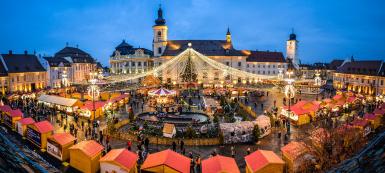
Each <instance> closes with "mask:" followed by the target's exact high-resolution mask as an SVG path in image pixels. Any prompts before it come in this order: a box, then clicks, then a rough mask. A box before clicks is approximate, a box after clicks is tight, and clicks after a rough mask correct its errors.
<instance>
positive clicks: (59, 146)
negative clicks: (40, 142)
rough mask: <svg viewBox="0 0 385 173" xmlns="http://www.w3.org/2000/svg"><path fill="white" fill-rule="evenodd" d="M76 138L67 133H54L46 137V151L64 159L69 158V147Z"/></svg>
mask: <svg viewBox="0 0 385 173" xmlns="http://www.w3.org/2000/svg"><path fill="white" fill-rule="evenodd" d="M75 141H76V138H75V137H74V136H72V135H71V134H69V133H56V134H53V135H51V136H50V137H48V140H47V153H48V154H50V155H52V156H54V157H55V158H57V159H59V160H61V161H66V160H68V159H69V158H70V152H69V148H70V147H72V146H73V145H74V144H75Z"/></svg>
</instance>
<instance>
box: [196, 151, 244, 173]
mask: <svg viewBox="0 0 385 173" xmlns="http://www.w3.org/2000/svg"><path fill="white" fill-rule="evenodd" d="M218 172H231V173H239V172H240V171H239V168H238V166H237V163H236V162H235V159H234V158H231V157H225V156H220V155H217V156H214V157H211V158H208V159H206V160H203V161H202V173H218Z"/></svg>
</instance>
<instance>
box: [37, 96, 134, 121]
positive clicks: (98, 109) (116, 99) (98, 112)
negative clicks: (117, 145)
mask: <svg viewBox="0 0 385 173" xmlns="http://www.w3.org/2000/svg"><path fill="white" fill-rule="evenodd" d="M128 99H129V95H128V94H119V95H117V94H114V95H113V97H111V98H110V99H109V100H107V101H95V102H92V101H85V102H81V101H80V100H79V99H73V98H65V97H61V96H56V95H45V94H43V95H40V96H39V97H38V98H37V100H38V103H43V104H45V105H46V106H48V107H55V108H57V109H58V110H60V111H63V112H66V113H74V112H78V113H79V115H80V116H83V117H87V118H90V119H94V118H98V117H100V116H102V115H103V112H104V111H105V110H116V109H117V108H118V107H120V106H123V105H124V104H127V103H128ZM94 109H95V111H94Z"/></svg>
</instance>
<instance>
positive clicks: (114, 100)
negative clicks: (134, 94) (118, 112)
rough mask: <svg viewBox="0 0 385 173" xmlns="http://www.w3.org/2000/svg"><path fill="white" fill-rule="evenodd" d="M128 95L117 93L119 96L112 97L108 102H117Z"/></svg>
mask: <svg viewBox="0 0 385 173" xmlns="http://www.w3.org/2000/svg"><path fill="white" fill-rule="evenodd" d="M128 96H129V95H128V94H121V95H119V96H117V97H114V98H112V99H110V100H108V102H111V103H113V102H118V101H120V100H122V99H125V98H127V97H128Z"/></svg>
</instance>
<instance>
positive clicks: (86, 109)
mask: <svg viewBox="0 0 385 173" xmlns="http://www.w3.org/2000/svg"><path fill="white" fill-rule="evenodd" d="M105 105H106V102H104V101H95V103H93V102H91V101H86V102H85V103H84V105H83V106H81V107H80V108H79V109H78V112H79V115H80V116H83V117H86V118H90V119H91V120H93V119H97V118H99V117H101V116H102V115H103V113H104V107H105ZM94 108H95V110H94Z"/></svg>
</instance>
